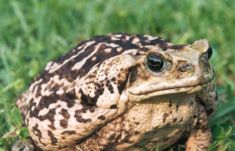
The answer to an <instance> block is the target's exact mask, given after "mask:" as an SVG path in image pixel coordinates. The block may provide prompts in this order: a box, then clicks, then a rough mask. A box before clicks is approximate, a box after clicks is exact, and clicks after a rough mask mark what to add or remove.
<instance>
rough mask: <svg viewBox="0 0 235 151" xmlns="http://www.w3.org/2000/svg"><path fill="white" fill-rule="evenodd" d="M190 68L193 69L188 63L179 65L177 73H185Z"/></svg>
mask: <svg viewBox="0 0 235 151" xmlns="http://www.w3.org/2000/svg"><path fill="white" fill-rule="evenodd" d="M192 68H193V66H192V64H188V63H184V64H179V66H178V71H179V72H186V71H189V70H192Z"/></svg>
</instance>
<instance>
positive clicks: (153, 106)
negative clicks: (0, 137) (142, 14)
mask: <svg viewBox="0 0 235 151" xmlns="http://www.w3.org/2000/svg"><path fill="white" fill-rule="evenodd" d="M210 51H211V49H210V47H209V45H208V43H207V41H206V40H199V41H196V42H194V43H193V44H192V45H173V44H171V43H168V42H166V41H165V40H163V39H161V38H159V37H153V36H149V35H145V36H142V35H129V34H110V35H107V36H97V37H95V38H93V39H91V40H89V41H84V42H82V43H80V44H79V45H78V46H77V47H75V48H74V49H73V50H71V51H70V52H69V53H67V54H66V55H64V56H63V57H61V58H59V59H58V60H56V61H51V62H49V63H48V64H47V66H46V68H45V71H44V72H43V73H42V74H41V75H40V76H39V77H38V78H36V79H35V81H34V82H33V83H32V84H31V85H30V87H29V89H28V90H27V91H26V92H25V93H24V94H23V95H22V97H21V98H20V99H19V100H18V101H17V104H18V106H19V108H20V110H21V112H22V114H23V117H24V119H25V124H26V126H27V127H28V129H29V132H30V136H31V138H32V139H33V141H34V142H35V144H36V145H37V146H38V147H40V148H41V149H43V150H58V149H60V150H72V149H74V150H75V149H77V150H140V149H141V148H143V146H144V147H146V148H148V149H153V148H154V147H156V146H159V148H160V149H164V148H167V147H168V146H171V145H173V144H174V143H176V142H177V141H178V140H179V139H181V138H182V137H187V138H188V139H187V143H186V149H187V150H188V151H189V150H197V149H198V150H205V149H206V148H207V146H208V145H209V142H210V137H211V134H210V129H209V127H208V124H207V116H208V115H209V114H210V113H211V112H212V111H213V110H214V107H215V106H214V105H215V97H216V95H215V91H214V86H213V84H212V82H211V81H212V80H213V77H214V75H213V71H212V68H211V67H210V65H209V63H208V59H209V57H210V53H211V52H210Z"/></svg>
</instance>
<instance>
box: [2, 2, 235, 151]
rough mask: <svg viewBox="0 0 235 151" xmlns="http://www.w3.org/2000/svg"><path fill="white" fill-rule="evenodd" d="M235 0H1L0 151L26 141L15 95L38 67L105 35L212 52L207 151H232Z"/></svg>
mask: <svg viewBox="0 0 235 151" xmlns="http://www.w3.org/2000/svg"><path fill="white" fill-rule="evenodd" d="M234 9H235V1H234V0H223V1H222V0H221V1H219V0H218V1H215V0H207V1H204V0H197V1H190V0H182V1H171V2H170V1H164V0H158V1H156V0H148V1H141V0H135V1H126V0H119V1H117V0H116V1H115V0H110V1H105V0H93V1H91V0H87V1H82V0H81V1H76V0H70V1H65V0H57V1H52V0H41V1H39V0H31V1H26V0H21V1H19V0H9V1H7V0H0V123H1V124H0V136H1V139H0V151H3V150H7V149H9V147H10V146H11V145H12V143H14V141H15V140H16V139H18V138H21V139H23V138H25V137H27V136H28V133H27V130H26V129H25V128H22V126H21V123H22V119H21V117H20V114H19V111H18V110H17V108H16V106H15V101H16V98H17V97H18V96H19V95H20V94H21V93H22V92H23V91H24V90H26V89H27V86H28V84H29V82H30V81H31V80H32V79H33V77H34V76H35V75H37V74H38V73H39V72H40V70H42V69H43V66H44V65H45V64H46V63H47V62H48V61H49V60H51V59H52V58H55V57H57V56H59V55H61V54H63V53H65V52H66V51H67V50H69V49H70V48H71V47H73V46H74V45H76V44H77V43H78V42H79V41H81V40H84V39H88V38H89V37H92V36H94V35H98V34H107V33H109V32H130V33H140V34H142V33H144V34H152V35H159V36H162V37H164V38H166V39H168V40H170V41H172V42H173V43H178V44H179V43H186V42H187V43H190V42H193V41H194V40H197V39H201V38H206V39H208V40H209V41H210V43H211V45H212V47H213V49H214V54H213V57H212V60H211V63H212V64H213V65H214V68H215V71H216V83H217V89H218V94H219V103H218V109H217V111H216V113H215V114H214V116H213V117H212V118H211V119H210V121H211V125H212V131H213V138H214V142H213V144H212V145H211V149H210V150H219V151H227V150H233V149H234V148H235V116H234V115H235V51H234V50H235V43H234V41H235V28H234V26H235V13H234Z"/></svg>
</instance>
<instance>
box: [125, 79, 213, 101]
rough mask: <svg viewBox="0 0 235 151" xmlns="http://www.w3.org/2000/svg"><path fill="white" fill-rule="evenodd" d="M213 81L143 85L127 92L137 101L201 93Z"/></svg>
mask: <svg viewBox="0 0 235 151" xmlns="http://www.w3.org/2000/svg"><path fill="white" fill-rule="evenodd" d="M212 81H213V79H210V80H207V81H204V82H203V83H193V82H192V83H188V84H184V85H181V84H179V83H174V84H169V85H167V86H166V85H165V86H164V83H161V84H160V85H159V84H158V85H156V84H152V85H141V86H138V87H135V88H130V89H128V90H127V92H128V95H129V97H130V98H134V99H135V100H136V101H138V99H140V100H143V99H147V98H150V97H154V96H162V95H167V94H176V93H188V94H192V93H195V92H197V91H200V90H201V89H202V88H203V87H206V86H208V85H209V84H211V82H212Z"/></svg>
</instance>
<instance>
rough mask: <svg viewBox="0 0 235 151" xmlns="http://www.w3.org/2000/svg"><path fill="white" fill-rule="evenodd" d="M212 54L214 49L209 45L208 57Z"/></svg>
mask: <svg viewBox="0 0 235 151" xmlns="http://www.w3.org/2000/svg"><path fill="white" fill-rule="evenodd" d="M212 54H213V50H212V48H211V47H209V48H208V49H207V58H208V59H210V58H211V56H212Z"/></svg>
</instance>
